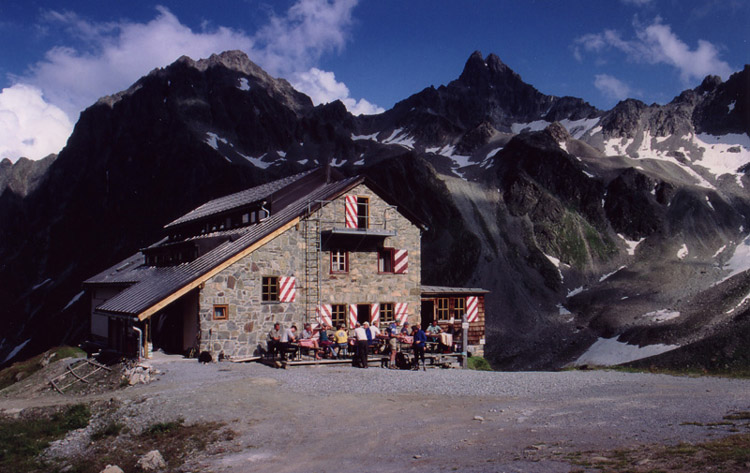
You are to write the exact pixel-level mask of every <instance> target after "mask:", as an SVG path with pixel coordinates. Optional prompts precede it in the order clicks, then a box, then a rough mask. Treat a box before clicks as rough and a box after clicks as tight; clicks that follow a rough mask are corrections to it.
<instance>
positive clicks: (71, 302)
mask: <svg viewBox="0 0 750 473" xmlns="http://www.w3.org/2000/svg"><path fill="white" fill-rule="evenodd" d="M84 292H85V291H81V292H79V293H78V294H76V295H75V296H73V298H72V299H71V300H70V302H68V303H67V304H65V307H63V309H62V310H63V311H64V310H65V309H67V308H68V307H70V306H72V305H73V304H75V303H76V301H77V300H78V299H80V298H81V296H83V294H84Z"/></svg>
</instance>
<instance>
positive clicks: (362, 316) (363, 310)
mask: <svg viewBox="0 0 750 473" xmlns="http://www.w3.org/2000/svg"><path fill="white" fill-rule="evenodd" d="M369 321H370V304H357V322H359V323H360V324H363V323H365V322H369Z"/></svg>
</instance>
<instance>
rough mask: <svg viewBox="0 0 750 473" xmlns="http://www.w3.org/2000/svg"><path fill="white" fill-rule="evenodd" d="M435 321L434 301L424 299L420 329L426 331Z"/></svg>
mask: <svg viewBox="0 0 750 473" xmlns="http://www.w3.org/2000/svg"><path fill="white" fill-rule="evenodd" d="M434 320H435V301H434V300H432V299H426V300H423V301H422V328H424V329H426V328H427V327H429V326H430V324H431V323H432V322H433V321H434Z"/></svg>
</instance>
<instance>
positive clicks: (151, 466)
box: [137, 450, 167, 471]
mask: <svg viewBox="0 0 750 473" xmlns="http://www.w3.org/2000/svg"><path fill="white" fill-rule="evenodd" d="M137 465H138V468H140V469H141V470H144V471H157V470H162V469H164V468H166V467H167V462H165V461H164V457H162V456H161V453H159V450H151V451H150V452H148V453H147V454H145V455H143V456H142V457H141V459H140V460H138V463H137Z"/></svg>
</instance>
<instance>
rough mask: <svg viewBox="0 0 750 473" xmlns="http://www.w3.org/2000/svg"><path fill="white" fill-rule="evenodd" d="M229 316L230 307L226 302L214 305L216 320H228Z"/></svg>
mask: <svg viewBox="0 0 750 473" xmlns="http://www.w3.org/2000/svg"><path fill="white" fill-rule="evenodd" d="M228 318H229V308H228V307H227V306H226V304H221V305H218V304H216V305H214V320H227V319H228Z"/></svg>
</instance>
